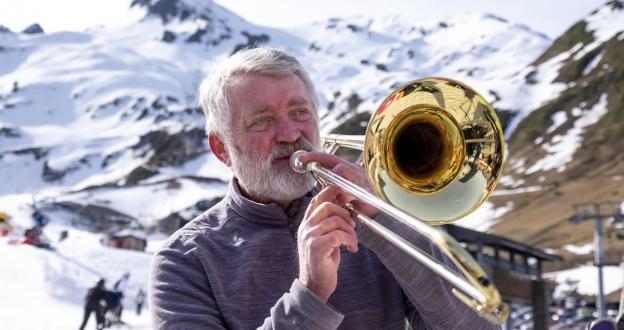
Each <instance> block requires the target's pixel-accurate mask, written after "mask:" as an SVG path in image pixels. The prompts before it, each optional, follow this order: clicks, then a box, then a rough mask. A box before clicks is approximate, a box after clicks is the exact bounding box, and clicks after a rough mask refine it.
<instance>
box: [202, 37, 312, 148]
mask: <svg viewBox="0 0 624 330" xmlns="http://www.w3.org/2000/svg"><path fill="white" fill-rule="evenodd" d="M244 74H258V75H267V76H284V75H290V74H295V75H296V76H298V77H299V78H300V79H301V81H302V82H303V84H304V86H305V88H306V90H307V91H308V94H309V95H310V98H311V101H312V106H313V108H314V109H313V110H314V111H312V113H313V117H314V119H315V120H316V121H317V122H318V114H317V109H318V100H317V96H316V92H315V90H314V84H313V83H312V81H311V80H310V77H309V76H308V73H307V72H306V71H305V69H304V68H303V66H302V65H301V63H299V61H297V59H296V58H295V57H293V56H291V55H289V54H287V53H286V52H284V51H282V50H279V49H276V48H270V47H259V48H253V49H246V50H241V51H239V52H237V53H235V54H234V55H232V56H229V57H227V58H225V59H223V60H221V61H219V62H218V63H217V64H216V65H215V67H214V68H213V70H212V73H211V74H210V75H209V76H208V77H207V78H205V79H204V81H203V82H202V83H201V85H200V87H199V104H200V106H201V108H202V110H203V111H204V115H205V116H206V134H209V133H210V132H213V133H216V134H217V135H218V136H219V137H220V138H222V139H226V140H227V141H232V136H231V132H230V120H231V110H230V105H229V102H228V97H227V95H226V91H227V88H228V87H229V86H230V85H231V84H232V82H233V81H234V78H235V77H237V76H240V75H244Z"/></svg>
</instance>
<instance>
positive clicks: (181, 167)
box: [0, 0, 550, 227]
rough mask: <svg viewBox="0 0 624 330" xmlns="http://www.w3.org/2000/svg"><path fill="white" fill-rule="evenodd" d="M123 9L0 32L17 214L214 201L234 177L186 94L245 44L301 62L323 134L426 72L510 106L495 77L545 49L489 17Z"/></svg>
mask: <svg viewBox="0 0 624 330" xmlns="http://www.w3.org/2000/svg"><path fill="white" fill-rule="evenodd" d="M131 5H132V12H133V14H134V15H132V16H130V17H133V18H134V17H137V13H139V15H138V17H139V18H138V19H136V18H135V19H126V20H124V21H123V22H120V23H119V24H117V25H115V26H109V27H100V28H93V29H91V30H89V31H87V32H83V33H77V32H61V33H53V34H42V33H39V34H20V33H13V32H10V31H4V32H2V33H0V47H1V48H0V49H1V50H0V59H1V63H2V64H0V136H1V137H2V138H1V139H0V168H2V172H1V174H0V176H1V177H2V180H3V182H5V184H4V185H2V186H1V187H0V205H3V207H4V208H7V209H8V210H9V211H11V212H12V213H13V214H19V215H21V216H25V215H26V214H28V213H29V212H30V209H29V207H30V206H29V204H32V203H33V202H34V203H36V204H37V205H38V206H40V207H48V208H49V211H53V209H54V210H64V211H66V212H73V213H75V214H76V217H77V221H78V218H79V221H80V222H81V223H83V224H89V223H93V222H95V220H96V219H102V218H111V219H112V218H114V219H119V218H124V217H125V218H124V219H126V220H125V223H126V224H128V223H139V224H142V225H146V226H150V225H154V224H155V222H156V221H159V220H163V219H166V220H167V221H165V222H170V221H174V222H175V224H174V225H170V226H169V227H177V226H178V225H179V223H181V222H184V221H186V220H188V219H190V218H192V217H193V216H194V215H196V214H198V213H199V212H201V211H202V209H204V208H205V207H206V206H209V205H210V204H211V203H214V201H215V200H217V199H218V198H219V197H220V196H222V195H223V193H224V189H225V182H227V180H228V179H229V175H230V174H229V172H228V171H227V170H226V169H225V168H224V167H223V166H222V165H221V164H220V163H219V162H218V161H217V160H216V159H215V158H214V157H213V156H212V155H211V154H210V152H209V148H208V146H207V143H206V139H205V138H204V133H203V125H204V120H203V115H202V113H201V111H199V110H198V108H197V106H196V91H197V86H198V85H199V82H200V81H201V79H202V77H204V75H205V74H206V72H208V71H209V70H210V67H211V64H212V63H213V62H214V60H215V59H217V58H218V57H219V56H225V55H227V54H229V53H232V52H234V51H237V50H238V49H241V48H244V47H249V46H253V45H271V46H276V47H281V48H285V49H287V50H288V51H290V52H292V53H294V54H295V55H297V56H298V57H300V58H301V59H302V61H303V62H304V64H305V65H306V66H307V67H308V68H309V70H310V73H311V75H312V77H313V79H314V81H315V82H316V83H317V89H318V93H319V96H320V101H321V115H322V118H323V129H324V131H325V132H329V131H330V130H333V129H334V128H336V127H337V126H339V125H340V124H344V123H345V121H346V122H347V123H348V122H349V119H352V120H355V121H356V122H357V123H358V124H360V122H362V120H361V119H360V118H362V117H366V116H367V115H368V113H370V112H371V111H373V110H374V109H375V108H376V107H377V106H378V104H379V103H380V102H381V100H382V99H383V98H384V97H385V96H386V95H387V94H388V93H389V92H390V91H391V90H392V89H393V88H396V87H397V86H399V85H401V84H403V83H405V82H407V81H409V80H413V79H415V78H417V77H422V76H433V75H437V76H451V77H454V78H456V79H459V80H463V81H466V82H467V83H469V84H472V85H474V87H475V88H477V89H478V90H481V91H482V93H483V94H485V95H488V96H489V98H491V99H492V100H493V101H494V103H495V105H496V104H497V103H496V102H500V103H501V104H512V103H513V102H514V101H512V100H511V99H512V98H513V97H515V96H513V95H510V96H509V98H510V100H509V101H507V98H506V95H507V94H509V93H508V91H506V90H505V87H504V86H505V83H504V82H505V81H506V80H508V79H509V77H513V76H514V75H517V74H518V73H519V72H521V71H522V70H523V69H524V68H525V67H526V66H527V65H528V64H530V63H531V62H532V61H533V60H534V59H535V58H536V57H537V56H538V55H539V54H540V53H541V52H542V51H543V50H544V49H546V47H547V46H548V45H549V43H550V41H549V40H548V39H547V38H546V37H545V36H543V35H542V34H540V33H537V32H534V31H532V30H530V29H529V28H527V27H525V26H521V25H517V24H513V23H510V22H507V21H505V20H504V19H501V18H498V17H495V16H492V15H487V14H470V15H463V16H456V17H450V18H448V19H447V20H444V21H442V22H436V23H434V24H421V23H420V22H410V21H409V20H408V19H405V18H400V17H389V18H387V19H385V20H381V21H375V20H372V19H366V18H363V17H351V18H342V19H338V18H337V19H330V20H328V21H327V22H318V23H314V24H310V25H306V26H301V27H299V28H296V29H292V30H291V31H280V30H275V29H269V28H265V27H260V26H254V25H252V24H250V23H248V22H246V21H244V20H243V19H241V18H240V17H238V16H236V15H235V14H233V13H231V12H229V11H227V10H225V9H224V8H222V7H220V6H218V5H217V4H214V3H211V2H206V1H191V0H184V1H182V0H178V1H165V0H159V1H147V0H146V1H141V0H135V1H133V2H132V3H131ZM224 54H225V55H224ZM504 102H507V103H504ZM510 110H516V109H511V108H510ZM5 205H6V206H5ZM88 206H98V208H97V211H94V212H83V211H84V208H85V207H88ZM92 209H93V208H92ZM93 213H95V214H93Z"/></svg>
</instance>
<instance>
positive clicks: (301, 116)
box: [294, 109, 310, 121]
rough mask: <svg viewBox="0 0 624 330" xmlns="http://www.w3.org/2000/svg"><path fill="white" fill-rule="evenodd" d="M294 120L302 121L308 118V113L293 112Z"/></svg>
mask: <svg viewBox="0 0 624 330" xmlns="http://www.w3.org/2000/svg"><path fill="white" fill-rule="evenodd" d="M294 117H295V120H297V121H304V120H308V119H309V118H310V111H309V110H308V109H297V110H295V112H294Z"/></svg>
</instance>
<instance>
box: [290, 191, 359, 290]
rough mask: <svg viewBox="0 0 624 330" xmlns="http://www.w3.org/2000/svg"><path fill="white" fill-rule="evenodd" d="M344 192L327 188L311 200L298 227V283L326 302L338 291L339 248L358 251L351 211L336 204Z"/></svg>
mask: <svg viewBox="0 0 624 330" xmlns="http://www.w3.org/2000/svg"><path fill="white" fill-rule="evenodd" d="M341 193H342V191H341V190H340V188H338V187H337V186H333V185H330V186H327V187H325V188H324V189H323V190H322V191H321V192H320V193H319V194H318V195H316V197H314V198H313V199H312V201H311V202H310V205H309V206H308V209H307V210H306V214H305V216H304V218H303V221H302V223H301V225H300V226H299V232H298V235H297V240H298V242H297V245H298V249H299V280H300V281H301V283H303V285H305V286H306V287H307V288H308V289H310V290H311V291H312V292H314V294H316V296H317V297H319V299H321V301H323V302H327V299H328V298H329V296H331V294H332V293H333V292H334V291H335V290H336V286H337V284H338V266H339V265H340V246H341V245H346V246H347V248H348V249H349V251H351V252H357V251H358V242H357V236H356V234H355V230H354V228H355V222H354V221H353V219H351V215H350V214H349V211H347V210H346V209H344V208H343V207H341V206H338V205H337V204H335V202H336V199H337V198H338V197H339V195H340V194H341Z"/></svg>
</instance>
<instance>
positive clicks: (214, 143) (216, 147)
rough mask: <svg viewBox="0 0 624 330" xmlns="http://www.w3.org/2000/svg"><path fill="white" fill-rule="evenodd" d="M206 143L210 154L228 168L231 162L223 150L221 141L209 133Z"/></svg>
mask: <svg viewBox="0 0 624 330" xmlns="http://www.w3.org/2000/svg"><path fill="white" fill-rule="evenodd" d="M208 142H210V150H212V153H213V154H214V155H215V156H217V158H218V159H219V160H220V161H221V162H222V163H223V164H225V165H226V166H228V167H229V166H231V165H232V161H231V160H230V155H228V152H227V149H226V148H225V144H223V140H221V138H220V137H219V136H218V135H217V134H215V133H214V132H210V133H208Z"/></svg>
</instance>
